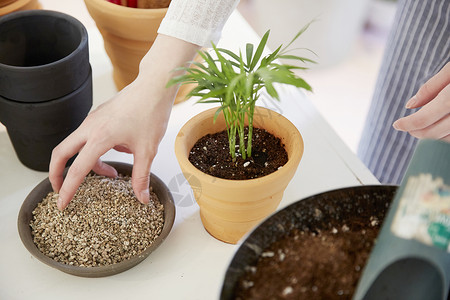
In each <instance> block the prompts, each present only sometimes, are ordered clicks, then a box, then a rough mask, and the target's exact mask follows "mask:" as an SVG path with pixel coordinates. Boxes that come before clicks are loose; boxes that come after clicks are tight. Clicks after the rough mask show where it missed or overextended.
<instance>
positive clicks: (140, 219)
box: [30, 175, 164, 267]
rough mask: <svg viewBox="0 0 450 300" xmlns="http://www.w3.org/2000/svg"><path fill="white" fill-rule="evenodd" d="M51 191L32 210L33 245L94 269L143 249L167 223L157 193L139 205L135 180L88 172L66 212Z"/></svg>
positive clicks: (68, 261)
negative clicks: (57, 204)
mask: <svg viewBox="0 0 450 300" xmlns="http://www.w3.org/2000/svg"><path fill="white" fill-rule="evenodd" d="M57 199H58V194H55V193H54V192H50V193H49V194H48V195H47V196H46V197H45V198H44V200H43V201H42V202H40V203H39V204H38V206H37V207H36V208H35V209H34V211H33V220H32V221H31V223H30V226H31V228H32V234H33V238H34V243H35V244H36V245H37V247H38V248H39V250H40V251H41V252H42V253H43V254H45V255H46V256H48V257H50V258H52V259H54V260H56V261H59V262H61V263H65V264H69V265H74V266H83V267H95V266H104V265H110V264H115V263H118V262H121V261H123V260H125V259H128V258H130V257H131V256H134V255H137V254H139V253H141V252H142V251H143V250H145V249H146V248H147V247H148V246H149V245H151V244H152V243H153V241H154V240H155V239H156V238H157V237H158V236H159V234H160V233H161V231H162V228H163V225H164V207H163V205H162V204H161V203H160V202H159V200H158V198H157V196H156V194H155V193H153V192H150V203H149V204H148V205H144V204H141V203H140V202H139V201H138V200H137V198H136V196H135V195H134V193H133V189H132V187H131V178H130V177H129V176H125V177H123V176H119V177H118V178H116V179H113V178H108V177H104V176H98V175H89V176H87V177H86V178H85V180H84V182H83V183H82V184H81V186H80V187H79V188H78V191H77V193H76V194H75V196H74V198H73V199H72V201H71V202H70V204H69V205H68V206H67V208H66V209H65V210H64V211H62V212H61V211H59V210H58V208H57V207H56V201H57Z"/></svg>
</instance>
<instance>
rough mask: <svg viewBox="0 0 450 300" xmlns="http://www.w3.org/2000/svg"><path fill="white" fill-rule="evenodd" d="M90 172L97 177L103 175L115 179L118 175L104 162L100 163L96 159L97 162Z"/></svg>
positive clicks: (99, 160)
mask: <svg viewBox="0 0 450 300" xmlns="http://www.w3.org/2000/svg"><path fill="white" fill-rule="evenodd" d="M92 171H94V172H95V173H96V174H98V175H103V176H107V177H112V178H116V177H117V176H118V175H119V174H118V173H117V170H116V169H114V168H113V167H111V166H110V165H108V164H105V163H104V162H102V161H101V159H97V162H96V163H95V165H94V167H93V168H92Z"/></svg>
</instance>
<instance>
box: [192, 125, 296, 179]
mask: <svg viewBox="0 0 450 300" xmlns="http://www.w3.org/2000/svg"><path fill="white" fill-rule="evenodd" d="M247 131H248V128H246V130H245V139H247ZM246 144H247V141H246ZM236 145H239V138H237V139H236ZM229 149H230V147H229V143H228V136H227V132H226V131H225V130H224V131H221V132H218V133H214V134H207V135H205V136H204V137H202V138H200V139H199V140H198V141H197V143H195V145H194V146H193V147H192V149H191V151H190V153H189V161H190V162H191V163H192V164H193V165H194V166H195V167H196V168H197V169H199V170H200V171H203V172H204V173H207V174H209V175H212V176H215V177H219V178H224V179H234V180H242V179H252V178H258V177H263V176H265V175H268V174H270V173H273V172H275V171H276V170H278V169H279V168H280V167H282V166H283V165H284V164H286V162H287V161H288V155H287V152H286V150H285V149H284V146H283V145H282V143H281V140H280V139H279V138H277V137H275V136H274V135H272V134H271V133H269V132H267V131H265V130H264V129H260V128H253V136H252V156H251V157H250V158H248V157H247V158H246V159H245V160H244V159H243V158H242V156H241V155H240V153H239V152H238V151H237V149H238V148H236V161H234V162H233V160H232V158H231V155H230V150H229Z"/></svg>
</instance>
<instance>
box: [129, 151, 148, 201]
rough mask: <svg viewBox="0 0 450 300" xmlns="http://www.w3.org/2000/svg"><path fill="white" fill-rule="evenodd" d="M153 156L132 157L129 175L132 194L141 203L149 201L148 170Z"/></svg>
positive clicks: (136, 155) (137, 155)
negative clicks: (131, 170) (132, 161)
mask: <svg viewBox="0 0 450 300" xmlns="http://www.w3.org/2000/svg"><path fill="white" fill-rule="evenodd" d="M153 158H154V155H150V156H149V155H148V154H147V155H145V154H142V155H139V154H135V155H134V163H133V172H132V175H131V185H132V186H133V190H134V193H135V194H136V197H137V198H138V200H139V202H141V203H144V204H146V203H148V202H149V201H150V191H149V187H150V168H151V164H152V161H153Z"/></svg>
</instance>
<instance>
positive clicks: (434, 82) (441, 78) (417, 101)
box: [405, 63, 450, 108]
mask: <svg viewBox="0 0 450 300" xmlns="http://www.w3.org/2000/svg"><path fill="white" fill-rule="evenodd" d="M448 84H450V63H447V64H446V65H445V66H444V67H443V68H442V70H441V71H439V72H438V73H437V74H436V75H434V76H433V77H432V78H430V79H429V80H428V81H427V82H426V83H425V84H424V85H423V86H422V87H421V88H420V89H419V91H418V92H417V94H416V95H415V96H413V97H412V98H411V99H410V100H409V101H408V102H407V103H406V105H405V107H406V108H417V107H421V106H423V105H425V104H427V103H428V102H430V101H431V100H432V99H434V98H435V97H436V96H437V95H438V94H439V92H440V91H441V90H442V89H444V87H445V86H446V85H448Z"/></svg>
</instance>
